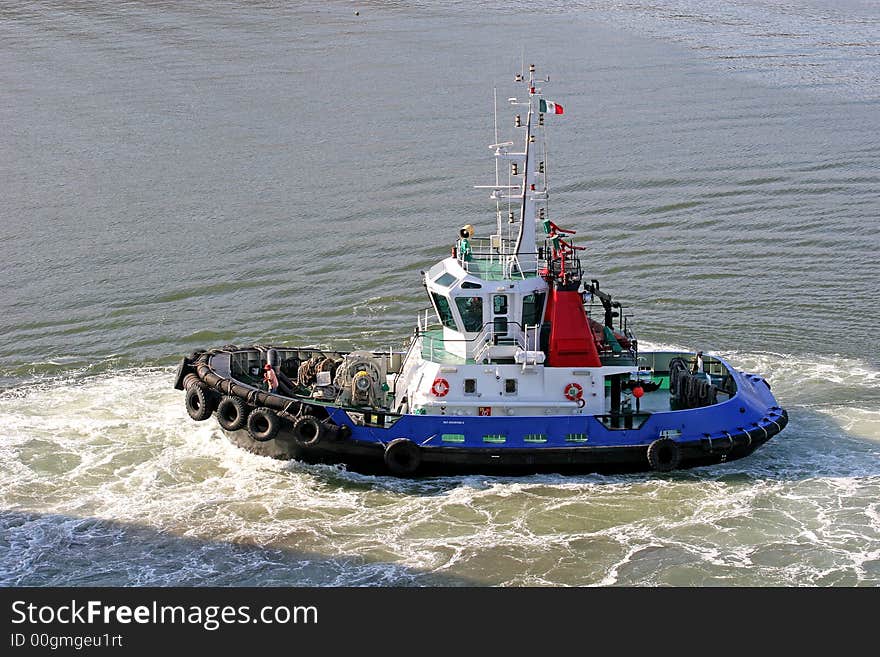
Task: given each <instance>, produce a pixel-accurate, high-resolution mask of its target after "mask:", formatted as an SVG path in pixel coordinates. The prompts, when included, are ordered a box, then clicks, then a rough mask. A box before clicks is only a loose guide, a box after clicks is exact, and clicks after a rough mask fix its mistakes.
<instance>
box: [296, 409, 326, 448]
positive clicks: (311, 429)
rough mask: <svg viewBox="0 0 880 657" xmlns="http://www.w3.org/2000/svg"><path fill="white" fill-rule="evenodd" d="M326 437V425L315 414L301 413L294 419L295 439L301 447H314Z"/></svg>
mask: <svg viewBox="0 0 880 657" xmlns="http://www.w3.org/2000/svg"><path fill="white" fill-rule="evenodd" d="M323 437H324V426H323V425H322V424H321V422H320V421H319V420H318V418H316V417H315V416H314V415H300V416H299V417H298V418H296V420H294V421H293V441H294V442H295V443H296V444H297V445H299V446H300V447H314V446H315V445H317V444H318V443H319V442H321V439H322V438H323Z"/></svg>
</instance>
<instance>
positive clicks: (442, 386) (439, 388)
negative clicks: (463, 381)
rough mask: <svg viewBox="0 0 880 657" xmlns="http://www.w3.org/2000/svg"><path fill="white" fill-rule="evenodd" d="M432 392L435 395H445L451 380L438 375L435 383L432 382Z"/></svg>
mask: <svg viewBox="0 0 880 657" xmlns="http://www.w3.org/2000/svg"><path fill="white" fill-rule="evenodd" d="M431 392H433V393H434V396H435V397H445V396H446V394H447V393H448V392H449V381H447V380H446V379H441V378H440V377H437V378H436V379H434V383H432V384H431Z"/></svg>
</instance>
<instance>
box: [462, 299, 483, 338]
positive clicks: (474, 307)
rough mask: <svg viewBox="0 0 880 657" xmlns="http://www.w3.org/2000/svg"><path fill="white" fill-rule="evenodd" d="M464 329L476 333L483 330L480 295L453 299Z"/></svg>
mask: <svg viewBox="0 0 880 657" xmlns="http://www.w3.org/2000/svg"><path fill="white" fill-rule="evenodd" d="M455 304H456V305H457V306H458V312H459V313H461V320H462V321H463V322H464V330H465V331H467V332H468V333H478V332H479V331H482V330H483V299H482V298H481V297H458V298H456V299H455Z"/></svg>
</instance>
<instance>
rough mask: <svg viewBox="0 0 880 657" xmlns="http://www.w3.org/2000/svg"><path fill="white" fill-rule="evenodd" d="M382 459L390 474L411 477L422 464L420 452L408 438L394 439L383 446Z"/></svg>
mask: <svg viewBox="0 0 880 657" xmlns="http://www.w3.org/2000/svg"><path fill="white" fill-rule="evenodd" d="M384 458H385V465H386V466H388V469H389V470H390V471H391V473H392V474H395V475H398V476H408V475H413V474H415V473H416V471H417V470H418V469H419V466H420V465H421V464H422V450H421V448H419V446H418V445H416V444H415V443H414V442H413V441H411V440H410V439H409V438H395V439H394V440H392V441H391V442H390V443H388V444H387V445H386V446H385V456H384Z"/></svg>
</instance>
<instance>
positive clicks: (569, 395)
mask: <svg viewBox="0 0 880 657" xmlns="http://www.w3.org/2000/svg"><path fill="white" fill-rule="evenodd" d="M583 396H584V389H583V387H581V384H580V383H575V382H571V383H569V384H568V385H566V386H565V398H566V399H567V400H568V401H578V400H579V399H581V398H582V397H583Z"/></svg>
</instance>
